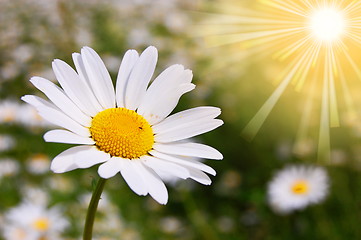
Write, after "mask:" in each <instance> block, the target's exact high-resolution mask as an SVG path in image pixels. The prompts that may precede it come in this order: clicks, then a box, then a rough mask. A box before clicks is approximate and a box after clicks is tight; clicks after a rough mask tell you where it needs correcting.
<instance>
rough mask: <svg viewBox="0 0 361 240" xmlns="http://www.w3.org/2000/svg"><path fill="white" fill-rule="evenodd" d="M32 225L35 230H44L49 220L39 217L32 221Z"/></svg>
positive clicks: (47, 226)
mask: <svg viewBox="0 0 361 240" xmlns="http://www.w3.org/2000/svg"><path fill="white" fill-rule="evenodd" d="M33 226H34V228H35V229H36V230H39V231H46V230H47V229H48V228H49V220H48V219H46V218H39V219H37V220H36V221H35V222H34V223H33Z"/></svg>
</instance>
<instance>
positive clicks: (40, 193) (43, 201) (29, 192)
mask: <svg viewBox="0 0 361 240" xmlns="http://www.w3.org/2000/svg"><path fill="white" fill-rule="evenodd" d="M22 195H23V196H24V198H26V199H27V201H29V202H34V203H37V204H39V205H42V206H46V205H47V204H48V203H49V194H48V193H47V192H46V191H44V189H40V188H37V187H33V186H28V185H25V186H24V187H23V188H22Z"/></svg>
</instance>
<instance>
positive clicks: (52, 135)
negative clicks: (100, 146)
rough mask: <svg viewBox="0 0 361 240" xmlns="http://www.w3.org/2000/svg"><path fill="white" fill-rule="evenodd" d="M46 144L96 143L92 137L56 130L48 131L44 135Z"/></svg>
mask: <svg viewBox="0 0 361 240" xmlns="http://www.w3.org/2000/svg"><path fill="white" fill-rule="evenodd" d="M44 140H45V141H46V142H57V143H68V144H85V145H93V144H95V142H94V141H93V139H91V138H90V137H83V136H79V135H77V134H75V133H72V132H69V131H66V130H61V129H56V130H51V131H48V132H46V133H45V134H44Z"/></svg>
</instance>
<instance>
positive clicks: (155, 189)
mask: <svg viewBox="0 0 361 240" xmlns="http://www.w3.org/2000/svg"><path fill="white" fill-rule="evenodd" d="M132 161H133V162H134V164H135V165H136V166H137V169H139V170H140V172H141V176H142V178H143V181H144V182H145V184H146V186H147V189H148V191H149V194H150V195H151V196H152V198H154V200H156V201H157V202H159V203H160V204H166V203H167V202H168V191H167V188H166V187H165V185H164V183H163V181H162V179H161V178H160V177H159V176H158V175H157V174H156V173H155V172H154V171H153V170H152V169H151V168H149V167H147V166H145V165H143V163H142V162H141V161H140V160H139V159H133V160H132Z"/></svg>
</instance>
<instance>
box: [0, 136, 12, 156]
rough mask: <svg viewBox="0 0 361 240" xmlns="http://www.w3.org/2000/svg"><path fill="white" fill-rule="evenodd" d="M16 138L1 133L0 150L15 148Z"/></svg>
mask: <svg viewBox="0 0 361 240" xmlns="http://www.w3.org/2000/svg"><path fill="white" fill-rule="evenodd" d="M14 146H15V139H14V138H13V137H12V136H10V135H5V134H0V152H4V151H8V150H11V149H12V148H14Z"/></svg>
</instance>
